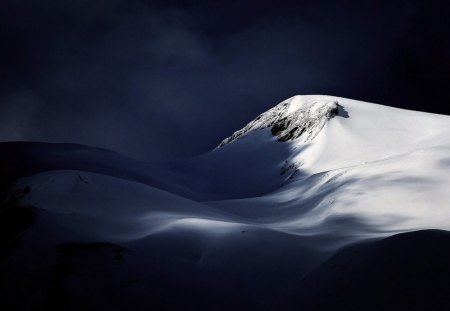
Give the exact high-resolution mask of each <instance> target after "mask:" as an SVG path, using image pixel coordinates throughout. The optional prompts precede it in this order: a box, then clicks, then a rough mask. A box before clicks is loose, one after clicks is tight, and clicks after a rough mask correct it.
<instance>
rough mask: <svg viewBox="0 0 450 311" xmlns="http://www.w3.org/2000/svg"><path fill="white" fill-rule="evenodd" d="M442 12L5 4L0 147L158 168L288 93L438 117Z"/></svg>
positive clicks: (101, 2) (348, 6)
mask: <svg viewBox="0 0 450 311" xmlns="http://www.w3.org/2000/svg"><path fill="white" fill-rule="evenodd" d="M448 3H449V1H442V2H438V1H414V0H409V1H361V0H359V1H317V0H316V1H313V0H312V1H292V2H290V1H276V2H275V1H262V0H259V1H253V2H252V1H230V0H228V1H221V2H214V1H204V2H202V1H168V0H164V1H144V0H141V1H138V0H135V1H125V0H97V1H96V0H72V1H69V0H67V1H62V0H39V1H36V0H6V1H5V0H4V1H1V4H0V36H1V45H0V105H1V106H0V140H2V141H6V140H39V141H51V142H75V143H82V144H88V145H93V146H98V147H106V148H109V149H113V150H117V151H120V152H123V153H126V154H128V155H132V156H134V157H138V158H141V159H148V160H157V159H172V158H179V157H186V156H191V155H195V154H199V153H202V152H204V151H207V150H209V149H211V148H213V147H215V146H216V145H217V144H218V143H219V142H220V140H221V139H222V138H224V137H226V136H228V135H229V134H230V133H231V132H233V131H234V130H236V129H238V128H240V127H242V126H243V125H244V124H245V123H247V122H248V121H250V120H251V119H252V118H253V117H255V116H256V115H257V114H259V113H261V112H263V111H265V110H267V109H268V108H270V107H272V106H274V105H275V104H277V103H278V102H280V101H281V100H283V99H285V98H288V97H291V96H293V95H296V94H328V95H336V96H343V97H350V98H354V99H359V100H364V101H371V102H377V103H380V104H384V105H390V106H397V107H402V108H407V109H414V110H421V111H429V112H436V113H445V114H450V107H448V106H447V104H448V103H450V90H449V87H450V84H449V82H450V81H449V80H450V30H449V28H450V26H449V22H448V20H449V18H450V5H449V4H448Z"/></svg>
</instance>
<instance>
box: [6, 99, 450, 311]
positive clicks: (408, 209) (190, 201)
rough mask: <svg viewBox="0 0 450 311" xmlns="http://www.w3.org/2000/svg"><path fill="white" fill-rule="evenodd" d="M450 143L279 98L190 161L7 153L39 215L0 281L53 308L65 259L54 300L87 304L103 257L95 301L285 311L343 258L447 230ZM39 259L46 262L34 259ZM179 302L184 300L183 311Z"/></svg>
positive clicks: (362, 106) (344, 103)
mask: <svg viewBox="0 0 450 311" xmlns="http://www.w3.org/2000/svg"><path fill="white" fill-rule="evenodd" d="M449 137H450V117H448V116H441V115H434V114H428V113H422V112H414V111H407V110H401V109H396V108H392V107H386V106H381V105H376V104H371V103H364V102H360V101H355V100H350V99H345V98H339V97H331V96H321V95H317V96H316V95H311V96H295V97H292V98H289V99H287V100H285V101H283V102H281V103H280V104H278V105H276V106H275V107H274V108H272V109H270V110H269V111H267V112H265V113H263V114H261V115H260V116H258V117H257V118H256V119H255V120H253V121H251V122H250V123H249V124H248V125H247V126H245V127H244V128H243V129H241V130H238V131H236V132H235V133H233V134H232V135H231V136H230V137H228V138H225V139H224V140H223V142H222V143H220V145H219V146H218V147H217V148H216V149H214V150H212V151H211V152H208V153H206V154H203V155H200V156H198V157H195V158H192V159H187V160H185V161H178V162H172V163H161V164H158V163H145V162H140V161H135V160H133V159H130V158H127V157H123V156H121V155H118V154H115V153H113V152H110V151H106V150H101V149H95V148H89V147H83V146H75V145H58V144H55V145H49V144H39V143H22V144H1V145H0V150H1V155H2V161H1V162H2V165H3V167H2V169H4V170H5V171H6V172H7V175H11V176H14V177H22V178H20V179H19V181H18V185H19V186H20V187H25V186H29V187H30V188H31V193H30V194H29V195H27V196H26V198H25V199H24V201H25V202H27V203H29V204H32V205H33V206H35V207H36V208H37V210H38V211H39V213H38V217H37V220H36V223H35V224H34V225H33V226H31V227H30V229H28V231H26V232H25V233H24V237H23V243H22V244H21V246H20V247H19V248H18V249H17V251H15V252H13V253H12V254H10V255H8V257H7V263H8V265H7V266H1V265H0V273H2V271H3V272H4V273H6V275H7V276H8V275H9V277H7V280H16V281H14V282H16V283H17V284H19V285H17V286H18V287H19V288H20V290H21V292H27V291H29V290H30V289H29V288H26V289H24V288H22V287H21V286H22V285H20V284H22V282H21V281H20V280H22V281H23V283H26V280H28V279H29V278H30V275H33V277H32V279H33V280H34V281H36V282H38V281H39V282H43V284H44V285H42V286H41V287H40V288H41V289H40V290H41V291H45V292H46V295H48V296H50V297H53V298H52V299H51V300H52V301H53V300H54V299H55V297H56V296H58V295H59V294H58V295H56V294H54V290H55V288H54V287H55V286H56V285H54V284H53V283H51V282H50V283H48V282H47V283H45V281H43V280H46V279H49V278H50V279H52V277H51V276H50V277H49V273H53V272H51V271H54V269H55V266H54V265H57V266H58V265H59V264H61V261H62V262H63V263H64V264H70V265H71V267H72V270H69V272H67V275H66V274H64V275H62V276H58V280H59V281H58V282H59V283H58V284H57V286H56V287H57V288H58V290H62V289H61V286H62V288H63V289H64V294H65V295H68V296H70V297H71V299H72V300H76V301H89V299H91V298H92V297H91V296H90V294H89V291H87V292H83V291H80V289H79V288H80V286H78V285H79V284H83V282H89V283H90V284H92V286H94V287H95V286H97V287H95V288H94V289H93V291H97V290H99V289H102V290H103V287H104V286H105V283H104V282H103V281H102V278H101V277H100V278H99V277H98V275H97V274H95V273H94V274H92V276H90V275H91V273H90V272H86V271H85V270H83V269H85V267H86V266H89V264H90V263H91V261H92V260H94V261H95V262H97V261H98V260H100V259H101V260H104V261H105V262H104V261H101V260H100V261H99V262H101V264H100V265H101V266H102V267H103V266H106V267H109V268H104V269H106V270H105V271H103V270H101V271H103V272H101V273H105V274H107V275H110V277H111V278H112V279H113V280H112V281H110V285H111V286H110V287H108V291H106V292H102V294H101V295H99V296H98V297H97V298H96V299H97V300H98V301H100V302H101V304H102V305H107V306H108V308H110V309H117V310H121V309H123V308H125V307H123V306H130V305H131V306H133V308H135V309H138V310H139V309H142V310H146V309H148V307H149V306H152V307H154V308H161V305H159V303H161V304H162V305H163V306H165V307H167V306H170V307H173V308H176V309H180V308H183V307H184V306H185V305H186V304H187V305H189V306H192V308H193V309H211V308H212V309H232V308H236V306H239V307H243V306H244V307H246V308H248V309H261V308H266V309H277V308H278V307H279V303H280V301H284V302H285V303H287V304H291V303H293V302H295V301H296V298H295V297H296V294H295V289H296V288H299V287H301V286H302V283H301V280H302V278H303V277H304V276H305V275H306V274H307V273H308V272H309V271H312V270H311V269H313V268H314V267H316V266H317V265H319V264H320V263H321V262H322V261H323V260H325V259H326V258H328V257H329V256H331V255H332V254H333V253H334V252H335V251H336V250H337V249H339V248H340V247H341V246H344V245H347V244H351V243H353V242H357V241H362V240H366V239H371V238H383V237H386V236H390V235H392V234H395V233H401V232H408V231H414V230H418V229H435V228H438V229H445V230H450V208H449V206H448V203H449V202H450V192H449V191H448V186H449V185H450V153H449V151H450V139H449ZM20 164H23V165H20ZM73 242H77V243H82V244H80V245H78V244H76V245H77V246H76V247H77V251H75V252H74V254H76V255H73V254H72V253H70V254H72V255H73V256H72V255H70V256H69V257H68V258H69V259H67V258H66V257H67V256H66V255H64V256H66V257H64V256H62V255H61V252H60V251H59V252H58V250H60V249H61V247H62V248H63V249H65V248H66V247H73V244H70V243H73ZM94 242H95V243H97V244H94V246H92V244H87V246H86V244H83V243H94ZM68 243H69V244H68ZM98 243H100V244H98ZM101 243H103V244H101ZM105 243H106V244H105ZM108 243H109V244H108ZM68 245H69V246H68ZM109 249H111V250H112V253H111V252H110V251H109ZM119 249H120V250H123V249H126V250H129V251H120V252H121V253H120V256H119V255H117V252H119V251H118V250H119ZM36 251H39V252H42V254H43V255H42V258H41V259H40V260H37V261H36V262H31V261H30V260H32V258H33V255H32V254H33V253H34V252H36ZM108 252H109V253H108ZM122 253H123V254H122ZM108 254H109V255H108ZM111 254H112V255H111ZM114 254H115V255H114ZM61 256H62V257H61ZM117 257H120V258H121V257H124V258H125V260H124V262H123V263H121V264H120V265H116V264H115V263H114V262H115V260H116V259H117ZM99 258H100V259H99ZM114 258H116V259H114ZM24 266H26V267H27V269H25V270H24V268H23V267H24ZM116 266H117V267H119V266H120V268H117V267H116ZM5 267H7V268H5ZM83 267H84V268H83ZM114 267H115V268H114ZM20 269H22V270H20ZM102 269H103V268H102ZM18 270H20V271H25V272H21V273H16V272H8V271H18ZM49 271H50V272H49ZM71 271H72V272H71ZM73 271H78V272H76V273H75V272H73ZM88 271H90V270H88ZM95 271H97V270H95ZM97 272H98V271H97ZM97 272H96V273H97ZM8 273H9V274H8ZM99 273H100V272H99ZM87 280H88V281H87ZM133 280H134V281H133ZM136 280H137V281H136ZM16 283H15V284H16ZM5 284H6V283H5ZM52 284H53V285H52ZM61 284H63V285H61ZM77 284H78V285H77ZM123 284H127V285H126V286H123ZM273 284H278V285H277V286H276V288H274V286H273ZM46 286H47V287H46ZM2 290H4V291H8V290H10V291H11V289H10V288H9V287H8V286H3V287H2V285H1V283H0V291H2ZM173 290H176V291H181V292H184V293H185V294H184V295H180V297H179V299H178V300H177V301H174V300H173V299H172V298H171V293H172V291H173ZM149 291H150V292H153V293H154V296H152V295H149V294H146V293H148V292H149ZM11 297H12V298H11V299H12V302H11V303H17V299H19V298H18V297H17V296H14V295H13V293H11ZM39 297H41V294H39V293H37V292H36V294H35V299H36V301H35V303H36V304H37V305H39V304H40V303H42V301H41V302H40V301H39V299H41V298H39ZM110 297H116V298H115V299H119V298H120V299H121V300H120V299H119V300H120V301H115V300H114V302H111V301H109V300H108V299H110ZM205 297H206V298H205ZM230 297H233V299H230ZM49 299H50V298H49ZM131 301H133V303H131ZM139 301H141V303H138V302H139ZM155 301H156V302H155ZM52 303H56V304H58V303H59V302H58V300H55V301H53V302H52ZM154 303H156V305H154ZM218 306H220V308H219V307H218ZM63 307H65V306H63V305H58V308H57V309H61V308H63ZM79 309H83V310H85V309H87V306H86V305H81V306H79ZM294 309H295V308H294Z"/></svg>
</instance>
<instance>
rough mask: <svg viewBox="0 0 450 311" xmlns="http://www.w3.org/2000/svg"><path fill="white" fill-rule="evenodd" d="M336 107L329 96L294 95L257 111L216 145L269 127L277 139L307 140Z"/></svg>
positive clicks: (310, 139) (309, 139)
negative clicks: (269, 107)
mask: <svg viewBox="0 0 450 311" xmlns="http://www.w3.org/2000/svg"><path fill="white" fill-rule="evenodd" d="M339 108H341V109H342V108H343V107H342V106H341V105H339V102H338V101H337V100H336V99H333V98H330V97H329V96H301V95H297V96H294V97H291V98H289V99H287V100H285V101H283V102H281V103H279V104H278V105H276V106H275V107H273V108H271V109H269V110H268V111H266V112H264V113H262V114H260V115H259V116H257V117H256V118H255V119H254V120H253V121H251V122H250V123H248V124H247V125H246V126H245V127H244V128H242V129H240V130H238V131H236V132H234V133H233V134H232V135H231V136H230V137H227V138H225V139H224V140H223V141H222V142H221V143H220V144H219V146H218V147H217V148H220V147H223V146H224V145H226V144H229V143H231V142H233V141H235V140H237V139H239V138H241V137H243V136H245V135H247V134H248V133H249V132H252V131H254V130H258V129H264V128H271V131H272V134H273V135H274V136H276V137H277V140H278V141H282V142H284V141H288V140H294V139H300V140H301V142H303V143H306V142H310V141H312V140H313V139H314V138H315V137H316V136H317V134H319V132H320V131H321V130H322V128H323V127H324V125H325V124H326V122H327V121H328V120H329V119H331V118H333V117H334V116H336V115H338V114H339V111H340V109H339Z"/></svg>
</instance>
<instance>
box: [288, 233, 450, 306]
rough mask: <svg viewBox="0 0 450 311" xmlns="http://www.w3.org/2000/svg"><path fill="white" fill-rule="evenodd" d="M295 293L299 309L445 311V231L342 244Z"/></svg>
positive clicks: (449, 237)
mask: <svg viewBox="0 0 450 311" xmlns="http://www.w3.org/2000/svg"><path fill="white" fill-rule="evenodd" d="M298 297H299V300H298V301H297V302H296V306H298V307H300V306H301V307H302V310H449V309H450V300H449V297H450V232H448V231H441V230H423V231H416V232H409V233H402V234H398V235H394V236H391V237H389V238H386V239H383V240H378V241H371V242H364V243H358V244H354V245H351V246H348V247H345V248H343V249H342V250H341V251H339V252H338V253H337V254H335V255H334V256H332V257H331V258H330V259H329V260H327V261H326V262H325V263H323V264H322V265H321V266H320V267H319V268H318V269H317V270H315V271H314V272H312V273H310V274H309V275H308V276H307V277H306V278H305V279H304V281H303V282H302V285H301V288H299V291H298Z"/></svg>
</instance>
